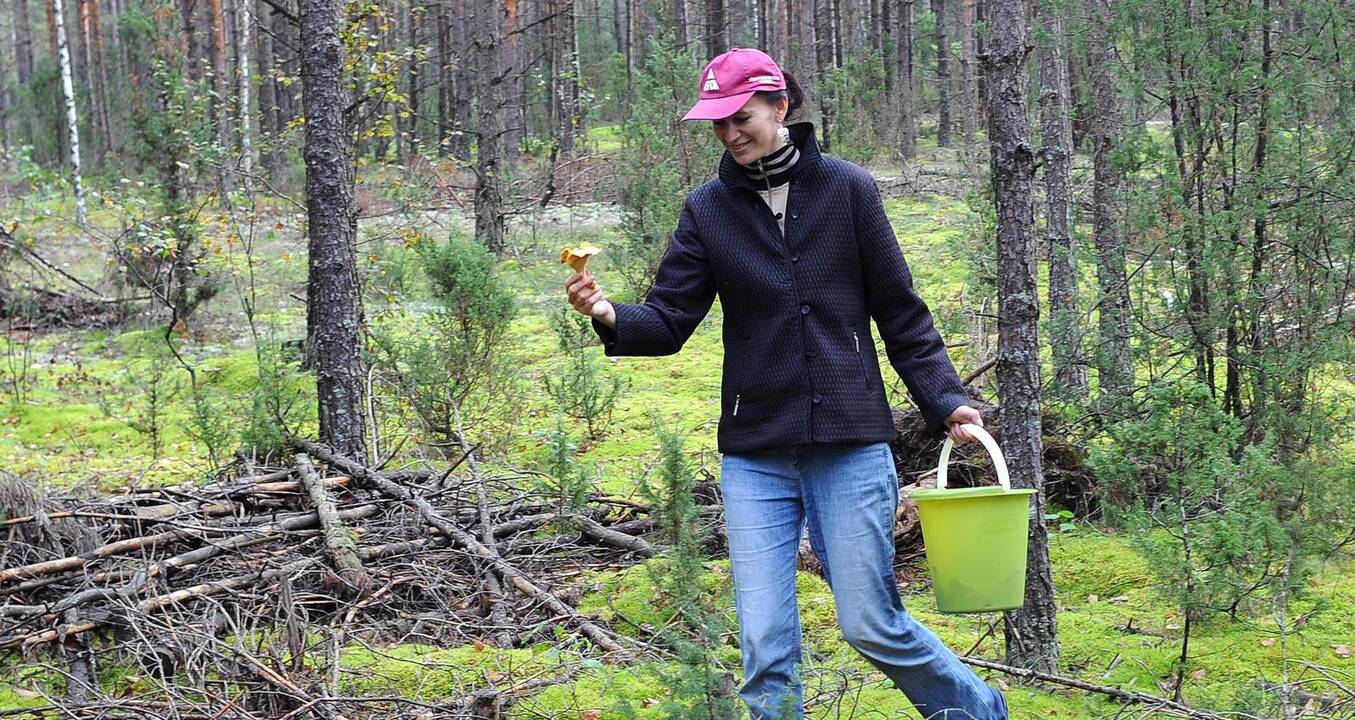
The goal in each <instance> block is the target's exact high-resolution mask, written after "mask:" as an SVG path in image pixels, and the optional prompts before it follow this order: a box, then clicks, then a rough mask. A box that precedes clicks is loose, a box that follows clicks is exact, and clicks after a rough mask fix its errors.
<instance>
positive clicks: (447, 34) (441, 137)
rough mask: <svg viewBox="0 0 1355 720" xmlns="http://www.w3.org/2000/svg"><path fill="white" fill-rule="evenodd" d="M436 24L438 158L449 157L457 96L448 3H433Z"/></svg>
mask: <svg viewBox="0 0 1355 720" xmlns="http://www.w3.org/2000/svg"><path fill="white" fill-rule="evenodd" d="M433 8H434V10H433V12H434V22H435V27H436V31H437V39H436V42H435V43H434V46H435V53H436V57H437V73H438V75H437V77H438V83H437V84H438V120H437V133H436V138H437V145H438V156H439V157H447V152H448V150H449V149H450V148H449V147H448V137H450V135H451V130H452V126H451V123H452V112H451V110H452V98H454V97H455V96H456V93H455V89H456V73H457V69H456V68H455V67H454V66H453V65H452V51H451V42H450V40H451V32H452V24H451V22H449V20H448V18H447V3H443V2H438V3H433Z"/></svg>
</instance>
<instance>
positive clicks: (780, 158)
mask: <svg viewBox="0 0 1355 720" xmlns="http://www.w3.org/2000/svg"><path fill="white" fill-rule="evenodd" d="M799 159H800V150H799V148H797V147H795V143H793V142H787V143H786V144H785V145H782V146H781V147H779V148H777V149H775V150H773V151H771V152H769V153H767V154H766V155H764V156H763V157H762V158H761V159H759V160H755V161H754V162H753V163H752V164H751V165H740V166H739V167H740V168H742V169H743V171H744V172H745V173H747V174H748V179H749V180H752V181H753V184H754V185H757V186H758V187H759V188H761V187H780V186H781V185H785V184H786V183H788V182H790V175H791V173H790V171H791V170H792V169H793V168H794V167H795V163H796V161H798V160H799Z"/></svg>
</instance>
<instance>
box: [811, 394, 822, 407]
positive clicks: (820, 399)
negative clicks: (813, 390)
mask: <svg viewBox="0 0 1355 720" xmlns="http://www.w3.org/2000/svg"><path fill="white" fill-rule="evenodd" d="M813 399H814V404H815V405H818V404H819V403H821V402H823V396H822V395H815V396H814V398H813Z"/></svg>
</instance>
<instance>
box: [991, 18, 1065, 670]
mask: <svg viewBox="0 0 1355 720" xmlns="http://www.w3.org/2000/svg"><path fill="white" fill-rule="evenodd" d="M988 31H989V33H990V35H989V52H988V54H987V55H985V56H984V75H985V76H986V77H987V78H988V92H989V95H988V104H987V105H988V127H989V135H988V144H989V148H990V152H991V158H992V160H991V161H992V168H993V195H994V199H995V200H996V202H997V257H998V270H997V298H998V324H997V327H998V359H997V383H998V396H999V397H1000V398H1001V409H1000V411H999V412H1000V417H1001V427H1002V444H1003V448H1004V449H1005V450H1006V453H1007V461H1008V463H1009V465H1010V468H1011V476H1012V486H1013V487H1022V488H1033V489H1035V490H1036V493H1035V496H1034V499H1033V508H1032V511H1031V512H1032V514H1031V517H1032V518H1033V522H1031V524H1030V536H1029V546H1028V547H1029V549H1028V561H1027V563H1026V592H1025V605H1024V606H1023V607H1022V608H1021V609H1019V610H1013V611H1011V612H1010V613H1008V614H1007V615H1006V619H1007V622H1006V627H1005V634H1006V640H1007V663H1008V664H1010V665H1015V666H1018V667H1023V668H1028V669H1031V670H1040V671H1043V672H1053V671H1054V669H1055V668H1057V666H1058V657H1059V644H1058V629H1057V625H1056V623H1055V606H1054V585H1053V581H1052V580H1051V577H1050V569H1049V547H1048V538H1047V537H1046V535H1045V527H1044V522H1043V520H1044V503H1045V501H1044V469H1043V467H1042V464H1041V460H1040V458H1041V456H1042V450H1043V443H1042V439H1041V436H1040V334H1039V332H1040V331H1039V316H1040V303H1039V295H1038V293H1039V290H1038V289H1037V287H1036V284H1035V243H1034V236H1035V227H1034V219H1033V217H1032V210H1033V207H1032V197H1031V179H1032V175H1033V174H1034V168H1035V157H1034V153H1033V152H1032V149H1031V147H1030V144H1029V142H1028V140H1027V137H1026V73H1025V69H1024V67H1023V65H1024V61H1025V52H1026V47H1025V46H1026V27H1025V6H1024V3H1023V2H1022V1H1021V0H994V2H993V4H992V16H991V22H990V24H989V26H988Z"/></svg>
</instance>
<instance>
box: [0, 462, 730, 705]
mask: <svg viewBox="0 0 1355 720" xmlns="http://www.w3.org/2000/svg"><path fill="white" fill-rule="evenodd" d="M297 450H298V452H297V453H296V454H295V456H294V464H293V465H292V467H285V468H278V469H275V470H270V471H264V470H254V471H253V473H252V474H249V475H248V476H245V477H237V478H233V479H230V480H222V481H219V482H215V483H213V484H211V485H209V486H181V487H164V488H155V489H138V490H134V491H130V492H127V493H125V494H121V495H117V496H112V497H98V498H84V499H75V498H64V499H52V498H44V497H42V496H40V495H39V494H38V493H36V492H35V491H34V490H33V489H32V488H31V487H30V486H28V485H26V484H24V483H22V482H20V481H18V480H17V479H16V478H13V477H12V476H11V477H8V478H0V510H3V512H4V516H5V517H7V518H8V519H5V520H4V521H3V523H0V530H2V531H3V535H0V652H3V653H5V654H6V655H7V658H6V659H7V660H11V661H12V660H14V659H15V657H14V656H15V655H16V654H20V653H21V654H22V655H23V656H24V657H25V658H27V659H29V660H47V661H49V662H50V667H51V669H52V671H53V672H56V673H58V674H61V675H65V676H66V688H67V692H66V693H65V695H63V696H61V697H59V698H57V697H52V698H48V701H49V702H50V703H51V705H50V706H49V709H50V710H51V711H52V716H53V717H57V716H60V717H70V716H77V715H76V714H74V711H73V710H72V708H74V709H79V710H80V711H81V712H83V713H88V714H89V716H91V717H93V716H98V717H132V716H149V717H197V716H199V715H201V716H211V717H251V718H253V717H282V716H284V715H287V714H288V713H299V714H300V715H301V716H306V715H318V716H320V717H342V716H344V713H345V712H350V713H352V712H364V713H371V712H376V711H375V710H374V709H371V708H367V709H366V710H363V708H365V707H366V705H369V704H370V703H371V702H372V700H371V699H370V698H342V697H340V692H341V688H340V687H339V680H338V661H337V655H338V648H339V647H342V646H343V645H344V644H345V643H347V642H351V641H355V640H356V641H361V642H367V643H373V644H388V643H410V642H417V643H424V644H429V645H437V646H443V647H449V646H458V645H467V644H476V645H481V644H483V645H489V646H497V647H518V646H526V645H530V644H532V643H535V642H543V641H544V642H551V643H553V644H558V642H559V638H558V637H557V635H556V633H557V632H559V629H560V628H563V629H564V630H565V631H567V632H569V633H571V634H572V635H574V636H575V637H576V638H577V639H579V640H580V641H581V642H585V643H588V644H591V645H592V646H594V647H595V648H596V651H597V652H598V653H600V655H601V656H604V657H609V658H615V659H624V658H626V657H629V656H631V655H633V654H635V653H639V652H645V651H647V650H648V648H646V647H644V646H643V644H642V643H640V642H639V641H635V640H632V639H628V638H624V637H623V636H621V635H619V634H618V633H616V632H615V631H614V630H612V629H611V628H609V627H606V626H604V625H603V624H601V623H599V622H597V621H595V620H593V619H592V618H589V617H587V616H585V615H583V614H581V613H580V612H579V611H578V610H576V609H575V607H574V604H575V603H576V602H577V600H578V598H579V596H580V595H581V594H582V592H583V588H584V585H585V584H584V583H581V582H580V576H581V575H583V574H584V573H587V572H589V571H590V570H596V569H604V568H611V567H621V566H625V565H630V564H632V563H634V562H635V561H636V560H637V559H639V558H643V557H647V556H650V555H652V554H653V553H654V549H653V547H652V546H651V545H650V544H649V543H648V542H647V541H646V540H644V539H643V538H642V537H640V535H642V534H643V533H644V532H646V531H648V530H650V529H652V525H653V522H652V519H651V518H649V517H648V511H647V508H646V507H645V506H643V505H641V504H638V503H634V502H630V501H627V500H622V499H613V498H606V497H595V498H593V499H592V500H590V502H588V503H586V504H585V505H584V506H582V507H577V508H569V509H561V508H557V507H552V506H551V505H549V504H548V503H545V502H542V501H541V499H540V498H539V497H537V496H535V495H533V494H532V493H531V492H525V491H523V490H522V489H521V487H522V486H524V485H528V484H529V483H523V482H521V480H522V478H521V477H487V476H486V475H484V474H482V473H481V472H480V470H479V466H478V465H477V464H476V463H475V462H474V456H473V455H471V454H470V453H467V456H466V457H463V458H462V459H461V461H460V462H459V463H458V464H457V465H454V466H453V467H451V468H448V469H443V470H441V471H438V472H434V471H408V472H401V473H391V474H389V475H385V474H382V473H379V472H377V471H375V470H373V469H371V468H368V467H366V466H364V465H362V464H360V463H358V462H355V461H353V460H351V459H349V458H345V457H342V456H340V455H337V454H335V453H333V452H331V451H330V450H328V449H327V448H324V447H322V446H319V445H315V444H313V443H309V442H305V441H298V442H297ZM465 467H469V468H470V469H469V471H468V472H467V471H463V470H460V468H465ZM716 511H717V512H718V509H717V510H716ZM317 629H324V630H325V632H326V633H327V634H328V637H329V642H328V643H325V642H318V641H316V640H315V638H314V635H315V632H316V630H317ZM265 636H266V637H268V638H273V639H274V642H275V644H274V645H268V646H266V644H264V643H263V641H262V640H261V639H260V638H262V637H265ZM317 642H318V644H319V645H322V646H325V647H320V648H319V649H318V650H317V649H316V646H317ZM329 646H332V648H331V652H330V655H329V656H327V658H325V659H323V662H316V661H315V658H314V655H316V654H319V655H321V656H324V653H325V652H326V647H329ZM270 647H271V649H269V648H270ZM109 655H111V656H112V659H114V660H116V661H119V662H125V661H128V660H131V661H133V662H135V663H136V664H137V665H138V666H139V667H140V668H141V670H142V671H143V672H144V674H145V675H146V676H151V677H156V678H173V679H174V683H173V684H172V685H171V684H170V683H162V684H161V687H159V688H158V692H148V693H137V692H130V691H129V692H130V695H129V696H127V697H118V698H116V699H114V698H109V697H108V696H107V695H106V694H104V693H105V692H106V690H105V689H103V688H101V687H100V683H99V682H98V681H97V680H96V676H95V672H96V668H97V666H98V665H99V658H100V656H109ZM550 681H563V680H561V679H553V680H552V679H536V680H534V681H533V682H534V683H536V685H532V684H531V683H528V685H529V686H532V687H536V686H539V685H540V684H541V683H543V682H550ZM166 688H175V689H176V692H175V694H174V695H173V696H169V697H167V693H166ZM242 689H243V690H245V692H243V693H241V692H239V691H240V690H242ZM177 690H182V692H178V691H177ZM522 690H523V687H515V688H498V687H490V688H484V689H482V690H481V691H478V692H477V693H476V694H475V696H474V697H470V696H468V697H466V698H460V699H458V698H452V699H449V700H447V701H445V702H440V703H439V704H438V707H436V708H433V709H432V710H431V711H430V709H429V708H430V706H428V705H427V704H422V703H416V704H418V705H419V707H418V708H404V709H399V708H392V707H386V708H384V709H383V710H381V711H380V712H376V714H378V715H381V716H383V717H395V716H403V715H401V713H405V712H408V713H411V714H409V715H408V716H409V717H483V716H485V711H482V710H483V708H481V709H477V708H480V707H481V706H484V705H485V703H486V702H487V700H486V698H490V699H491V700H492V701H493V702H491V703H490V705H493V706H494V707H500V706H501V705H502V704H503V702H505V699H506V698H508V697H509V696H511V694H512V693H513V692H521V691H522ZM386 700H387V701H390V702H393V703H396V704H397V705H399V704H400V702H401V701H400V700H399V699H398V698H386ZM58 710H60V711H61V712H60V713H58V712H57V711H58ZM416 711H417V712H416ZM430 712H431V714H429V713H430ZM28 713H29V714H30V715H38V714H39V713H38V712H36V711H28ZM62 713H65V714H62ZM8 714H9V713H7V712H6V711H3V710H0V716H7V715H8ZM81 716H83V715H81Z"/></svg>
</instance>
